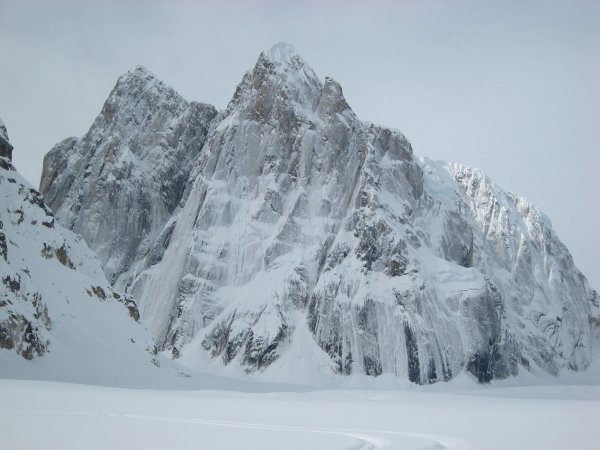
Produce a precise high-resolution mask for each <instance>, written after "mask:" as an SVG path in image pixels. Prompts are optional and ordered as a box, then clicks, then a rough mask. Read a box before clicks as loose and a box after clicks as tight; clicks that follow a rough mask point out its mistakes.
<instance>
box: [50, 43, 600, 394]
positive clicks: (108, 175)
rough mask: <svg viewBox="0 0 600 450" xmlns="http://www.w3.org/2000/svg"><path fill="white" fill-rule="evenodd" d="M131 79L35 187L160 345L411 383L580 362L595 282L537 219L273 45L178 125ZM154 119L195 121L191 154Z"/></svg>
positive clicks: (168, 96)
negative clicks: (432, 157)
mask: <svg viewBox="0 0 600 450" xmlns="http://www.w3.org/2000/svg"><path fill="white" fill-rule="evenodd" d="M131 76H132V75H127V76H125V77H124V78H122V79H121V80H120V81H119V83H118V84H117V87H116V88H115V91H113V93H112V94H111V96H110V98H109V100H108V101H107V104H106V105H105V108H104V110H103V112H102V113H101V115H100V116H99V117H98V119H96V122H95V123H94V125H93V126H92V128H91V129H90V131H89V132H88V134H87V135H86V136H85V137H84V138H83V139H82V140H79V141H75V140H71V141H65V142H64V143H62V144H59V145H58V146H57V147H56V148H55V149H54V150H52V152H51V153H50V154H49V156H48V157H47V158H46V161H45V166H44V175H43V179H42V180H43V182H42V189H43V191H44V192H45V193H48V194H49V195H50V198H51V204H52V205H53V207H54V208H56V211H57V215H58V218H59V220H61V221H62V222H63V223H65V224H66V225H68V226H70V227H73V228H74V229H76V230H77V231H78V232H80V233H82V234H83V235H84V237H86V239H89V240H88V242H89V243H90V245H91V246H92V247H93V248H94V249H96V250H97V251H98V252H99V253H100V255H101V256H102V255H104V257H103V262H104V263H105V268H106V270H107V271H108V273H109V274H110V275H111V278H112V279H113V280H116V283H117V285H120V286H123V287H126V288H127V290H128V292H130V293H132V294H133V295H134V296H135V297H136V298H137V299H139V301H140V310H141V315H142V318H143V321H144V323H145V324H146V326H148V327H149V329H150V330H151V332H152V333H153V334H154V336H155V337H156V338H157V339H158V341H159V343H160V345H161V347H162V348H163V349H168V350H170V351H172V353H173V355H174V356H177V355H179V354H180V353H181V352H185V351H187V350H190V351H193V349H204V350H205V351H207V352H208V353H209V354H210V355H211V356H212V357H213V358H216V359H218V360H220V361H222V363H223V364H236V365H241V366H242V367H244V368H245V369H246V370H247V371H250V372H252V371H256V370H264V369H266V368H275V367H276V368H278V370H279V369H282V368H284V367H286V364H291V363H292V361H291V359H286V358H288V357H289V358H292V357H293V358H303V361H307V363H308V362H310V361H322V359H321V357H322V356H323V357H325V358H326V359H327V360H328V363H318V364H317V363H315V364H316V366H315V367H316V368H315V370H323V367H327V366H329V367H331V369H332V370H333V371H335V372H337V373H339V374H351V373H363V374H367V375H372V376H378V375H380V374H394V375H397V376H400V377H406V378H408V379H410V380H411V381H413V382H416V383H430V382H435V381H438V380H448V379H451V378H453V377H454V376H456V375H457V374H458V373H460V372H462V371H464V370H467V371H469V372H470V373H472V374H473V375H474V376H475V377H477V379H479V380H480V381H489V380H491V379H493V378H503V377H507V376H510V375H513V374H516V373H517V372H518V371H519V370H527V369H529V368H531V367H533V366H538V367H541V368H542V369H543V370H545V371H547V372H549V373H553V374H556V373H558V372H560V371H563V370H582V369H585V368H586V367H587V366H588V365H589V363H590V360H591V355H592V345H594V338H593V335H592V330H590V323H594V324H599V323H600V321H599V320H598V317H599V312H598V297H597V294H596V292H595V291H594V290H593V289H591V288H590V286H589V285H588V283H587V281H586V279H585V277H584V276H583V275H582V274H581V273H580V272H579V271H578V270H577V268H576V267H575V266H574V264H573V261H572V258H571V256H570V254H569V252H568V250H567V249H566V248H565V247H564V245H563V244H562V243H561V242H560V241H559V240H558V238H557V237H556V235H555V234H554V232H553V231H552V228H551V227H550V224H549V222H547V221H546V220H545V219H544V218H543V216H542V215H541V214H540V213H539V212H538V211H537V210H536V209H535V208H534V207H533V206H531V205H529V204H528V203H527V202H525V201H524V200H522V199H519V198H517V197H515V196H512V195H511V194H508V193H505V192H504V191H502V190H501V189H500V188H499V187H498V186H496V185H495V184H494V183H493V182H491V181H490V180H489V179H488V178H487V177H485V176H484V175H482V174H481V173H480V172H478V171H476V170H472V169H468V168H465V167H462V166H458V165H447V164H444V163H434V162H431V161H428V160H425V159H418V158H416V157H415V156H414V155H413V152H412V148H411V146H410V144H409V142H408V141H407V140H406V138H405V137H404V136H403V135H402V134H401V133H399V132H397V131H393V130H389V129H386V128H383V127H378V126H375V125H372V124H369V123H365V122H362V121H361V120H359V119H358V118H357V117H356V115H355V114H354V112H353V111H352V109H351V108H350V107H349V105H348V103H347V102H346V100H345V98H344V96H343V92H342V89H341V87H340V85H339V84H338V83H337V82H335V81H334V80H332V79H330V78H326V79H325V81H324V82H323V81H321V79H320V78H319V77H318V76H317V75H316V74H315V73H314V71H313V70H312V69H311V68H310V67H309V66H308V65H307V64H306V63H305V62H304V61H303V60H302V59H301V58H300V57H299V56H298V55H297V53H296V52H295V50H293V48H292V47H291V46H289V45H286V44H277V45H276V46H274V47H273V48H272V49H271V50H269V51H268V52H266V53H262V54H261V55H260V57H259V58H258V61H257V63H256V65H255V67H254V68H253V69H252V70H251V71H249V72H248V73H246V74H245V75H244V77H243V78H242V81H241V82H240V84H239V85H238V87H237V89H236V91H235V94H234V96H233V98H232V100H231V101H230V102H229V104H228V106H227V108H226V109H225V110H224V111H222V112H220V113H219V114H218V115H217V116H216V117H215V118H214V119H213V118H212V117H213V116H212V115H204V116H202V117H205V118H206V120H199V121H197V122H196V125H193V126H192V125H191V124H190V123H191V121H192V119H191V118H189V117H188V116H187V113H186V111H187V110H186V107H185V103H184V101H183V100H179V97H178V96H177V94H175V93H174V92H172V90H169V89H165V88H162V89H159V88H158V87H159V86H162V85H161V84H160V82H158V81H156V80H154V81H152V82H151V84H152V86H154V87H153V88H146V87H143V86H146V84H145V83H146V82H143V83H142V82H138V81H136V82H133V83H128V82H126V80H127V79H128V77H131ZM147 91H149V92H151V93H152V94H151V96H150V98H152V99H154V100H153V101H152V102H150V101H148V100H144V99H146V95H145V94H144V95H142V93H144V92H147ZM133 98H135V99H140V100H139V101H137V100H136V101H127V100H125V99H133ZM122 99H123V100H122ZM150 104H153V105H164V107H154V108H153V107H149V106H148V105H150ZM107 116H108V117H109V118H110V120H107ZM173 117H175V118H173ZM146 123H156V124H159V125H160V126H157V127H155V128H153V127H148V126H146V125H145V124H146ZM169 123H171V124H172V126H167V124H169ZM179 129H185V130H188V131H187V133H188V134H187V135H186V132H183V131H182V132H176V131H171V130H179ZM164 130H169V131H164ZM198 130H200V132H198ZM171 133H174V134H175V136H194V138H193V139H195V141H194V142H196V143H197V146H194V147H193V148H194V150H193V152H192V153H193V155H194V156H193V157H191V158H190V157H189V151H188V152H186V151H179V150H175V151H174V150H173V149H180V148H181V147H180V146H177V142H189V141H188V140H187V139H185V138H184V139H175V138H174V137H173V138H171V137H169V136H172V134H171ZM132 135H133V136H135V139H131V138H130V136H132ZM165 141H166V144H165V145H162V144H161V143H162V142H165ZM184 147H185V145H184ZM157 148H160V151H155V150H154V149H157ZM200 148H201V149H200ZM165 153H166V154H167V156H168V157H167V158H166V160H165V161H164V162H163V163H161V164H155V163H154V161H156V160H157V158H158V155H162V154H165ZM140 155H142V156H140ZM143 155H151V158H150V159H148V158H146V157H144V156H143ZM134 156H135V157H134ZM122 161H125V163H124V162H122ZM121 167H122V169H120V168H121ZM164 167H177V168H184V167H185V168H187V169H186V170H187V171H186V172H185V173H182V174H181V178H180V180H181V182H180V183H181V184H179V183H178V186H180V187H181V189H176V190H175V191H176V193H177V195H173V196H172V199H173V200H174V201H173V202H166V203H165V201H164V198H165V197H164V196H160V197H153V196H154V195H155V194H156V192H165V191H164V190H161V189H162V188H161V186H162V185H163V184H164V183H167V184H168V183H169V182H170V180H171V178H170V176H171V175H170V174H171V173H172V172H171V171H170V170H164ZM57 169H59V170H58V172H59V173H62V175H61V176H60V177H55V176H54V175H53V174H54V173H55V171H56V170H57ZM122 170H124V173H125V174H127V176H124V175H122V174H121V173H122V172H121V171H122ZM138 173H139V174H140V176H139V177H138V176H137V175H136V174H138ZM138 178H139V179H143V180H152V181H151V183H150V184H144V183H145V182H144V183H142V182H139V183H138V182H137V181H135V180H137V179H138ZM88 180H93V181H94V183H90V182H89V181H88ZM116 180H118V182H117V181H116ZM136 183H138V184H136ZM82 186H94V189H93V190H90V189H88V190H85V189H83V188H82ZM184 187H185V189H184ZM166 192H170V191H169V190H168V189H167V191H166ZM169 195H170V194H169ZM169 195H167V197H166V198H171V197H170V196H169ZM149 196H150V197H149ZM138 197H139V198H141V199H145V200H144V201H142V202H141V203H139V202H138V201H137V200H136V199H137V198H138ZM157 205H159V206H160V208H161V209H160V210H159V211H156V208H157ZM163 205H164V206H163ZM166 205H169V206H168V207H167V206H166ZM115 208H116V209H115ZM132 215H133V216H141V217H146V219H145V220H143V221H139V222H131V221H130V216H132ZM77 217H83V218H85V219H84V220H79V221H78V220H77V219H76V218H77ZM107 217H108V218H109V219H107ZM148 224H152V225H148ZM123 249H126V254H127V257H126V258H125V259H124V260H123V261H125V263H119V264H116V263H114V262H113V261H112V257H111V256H110V255H111V254H116V255H122V254H123ZM120 257H121V256H120ZM289 355H293V356H289ZM324 355H326V356H324ZM269 370H271V369H269ZM273 370H274V369H273ZM327 370H328V369H327Z"/></svg>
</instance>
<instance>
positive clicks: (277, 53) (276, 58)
mask: <svg viewBox="0 0 600 450" xmlns="http://www.w3.org/2000/svg"><path fill="white" fill-rule="evenodd" d="M265 55H266V56H267V58H269V59H270V60H271V61H273V62H276V63H281V64H290V63H291V61H292V58H294V57H297V58H299V57H300V55H299V54H298V52H297V51H296V48H295V47H294V46H293V45H291V44H288V43H287V42H278V43H277V44H275V45H273V46H272V47H271V48H270V49H269V50H267V52H266V53H265Z"/></svg>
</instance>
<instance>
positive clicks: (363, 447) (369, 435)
mask: <svg viewBox="0 0 600 450" xmlns="http://www.w3.org/2000/svg"><path fill="white" fill-rule="evenodd" d="M20 414H23V415H27V416H28V417H32V416H38V417H39V416H86V417H110V418H117V419H133V420H154V421H158V422H175V423H190V424H197V425H204V426H215V427H229V428H237V429H239V428H246V429H251V430H264V431H284V432H291V433H317V434H329V435H337V436H342V437H348V438H352V439H355V440H356V441H358V442H357V444H356V445H355V446H352V447H346V448H345V449H344V450H376V449H380V448H391V449H392V448H406V447H405V445H406V442H405V439H401V440H399V439H393V438H391V437H393V436H395V437H397V438H412V439H416V440H419V441H425V442H426V443H428V444H429V445H427V446H426V447H419V448H420V449H421V450H427V449H436V450H440V449H449V450H466V449H469V448H470V446H469V445H468V443H467V442H465V441H463V440H460V439H456V438H454V437H448V436H438V435H435V434H425V433H411V432H405V431H391V430H362V429H358V430H348V429H338V428H312V427H300V426H291V425H268V424H261V423H250V422H234V421H219V420H211V419H203V418H200V417H169V416H154V415H143V414H118V413H90V412H80V411H72V412H68V411H64V412H41V411H21V412H20ZM1 415H11V416H14V415H15V411H10V410H0V416H1ZM385 435H389V436H390V438H387V437H384V436H385Z"/></svg>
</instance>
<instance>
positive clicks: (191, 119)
mask: <svg viewBox="0 0 600 450" xmlns="http://www.w3.org/2000/svg"><path fill="white" fill-rule="evenodd" d="M216 114H217V112H216V110H215V109H214V108H213V107H212V106H210V105H205V104H201V103H196V102H192V103H188V102H187V101H185V100H184V99H183V98H182V97H181V96H180V95H179V94H178V93H177V92H175V91H174V90H173V89H172V88H170V87H168V86H167V85H165V84H164V83H163V82H161V81H159V80H158V79H156V77H155V76H154V75H153V74H151V73H150V72H149V71H147V70H146V69H145V68H143V67H141V66H138V67H137V68H136V69H135V70H133V71H132V72H129V73H127V74H125V75H123V76H121V77H120V78H119V80H118V81H117V84H116V86H115V87H114V89H113V90H112V92H111V93H110V96H109V97H108V100H107V101H106V103H105V104H104V106H103V108H102V111H101V113H100V115H99V116H98V117H97V118H96V120H95V121H94V123H93V125H92V127H91V128H90V130H89V132H88V133H87V134H86V135H85V136H84V137H83V138H81V139H76V138H69V139H66V140H64V141H62V142H61V143H59V144H57V145H56V146H55V147H54V148H53V149H52V150H51V151H50V152H49V153H48V154H47V155H46V157H45V158H44V169H43V174H42V179H41V183H40V190H41V191H42V192H43V193H44V196H45V197H46V201H47V202H48V205H49V206H50V208H51V209H52V210H53V211H55V213H56V214H57V215H58V216H59V217H61V222H62V223H63V224H64V225H65V226H66V227H68V228H70V229H72V230H73V231H75V232H76V233H79V234H81V235H82V236H83V237H84V239H85V240H86V242H88V244H89V245H90V246H91V247H92V248H93V249H94V250H95V251H96V253H97V254H98V256H99V257H100V260H101V261H102V264H103V267H104V270H105V272H106V275H107V277H108V279H109V280H110V281H111V282H113V283H114V282H115V281H116V279H117V277H118V276H119V275H120V274H121V273H123V272H124V271H126V270H128V269H130V268H131V265H132V264H133V263H134V262H135V258H136V256H137V255H139V254H143V253H145V252H147V251H148V249H149V247H150V245H151V244H152V243H153V242H154V241H155V239H156V237H157V235H158V233H159V232H160V231H161V230H162V228H163V226H164V224H165V222H166V221H167V220H168V219H169V218H170V216H171V214H172V213H173V211H174V210H175V208H176V207H177V205H178V204H179V201H180V199H181V196H182V194H183V191H184V188H185V185H186V182H187V180H188V177H189V173H190V169H191V167H192V165H193V161H194V160H195V159H196V158H197V157H198V154H199V153H200V149H201V148H202V146H203V145H204V140H205V137H206V133H207V131H208V128H209V127H210V123H211V121H212V120H213V118H214V117H215V115H216Z"/></svg>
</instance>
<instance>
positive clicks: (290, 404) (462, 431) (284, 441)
mask: <svg viewBox="0 0 600 450" xmlns="http://www.w3.org/2000/svg"><path fill="white" fill-rule="evenodd" d="M231 383H232V384H231V388H232V389H231V390H219V391H217V390H147V389H121V388H112V387H99V386H89V385H79V384H71V383H58V382H50V381H25V380H6V379H5V380H0V398H1V399H2V402H1V404H0V416H1V417H0V423H2V426H1V430H2V431H1V436H2V437H1V439H0V447H2V448H6V449H15V450H18V449H32V448H44V449H61V450H66V449H82V448H85V449H108V448H127V449H166V448H177V449H210V450H219V449H223V450H234V449H248V450H249V449H260V450H269V449H278V450H279V449H290V450H292V449H298V450H300V449H302V450H306V449H377V448H385V449H483V450H493V449H502V450H505V449H544V450H551V449H557V450H559V449H560V450H564V449H580V450H584V449H597V448H598V437H597V429H596V426H597V422H598V418H599V417H600V387H599V386H591V385H571V386H567V385H562V386H556V385H545V386H527V387H510V386H508V385H506V384H504V385H502V386H501V387H489V386H488V387H486V386H484V387H482V386H476V385H475V384H473V382H472V381H471V380H468V379H465V378H462V379H461V380H457V382H456V383H450V384H449V385H448V384H445V385H438V386H429V387H417V386H415V387H412V388H407V389H404V390H352V389H343V390H341V389H340V390H311V389H310V388H304V387H302V388H301V387H296V388H289V389H288V388H285V387H282V386H277V385H268V384H258V383H257V384H256V385H254V384H251V383H247V384H244V383H243V382H237V381H231ZM270 388H271V392H259V391H264V390H267V391H268V390H269V389H270Z"/></svg>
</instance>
